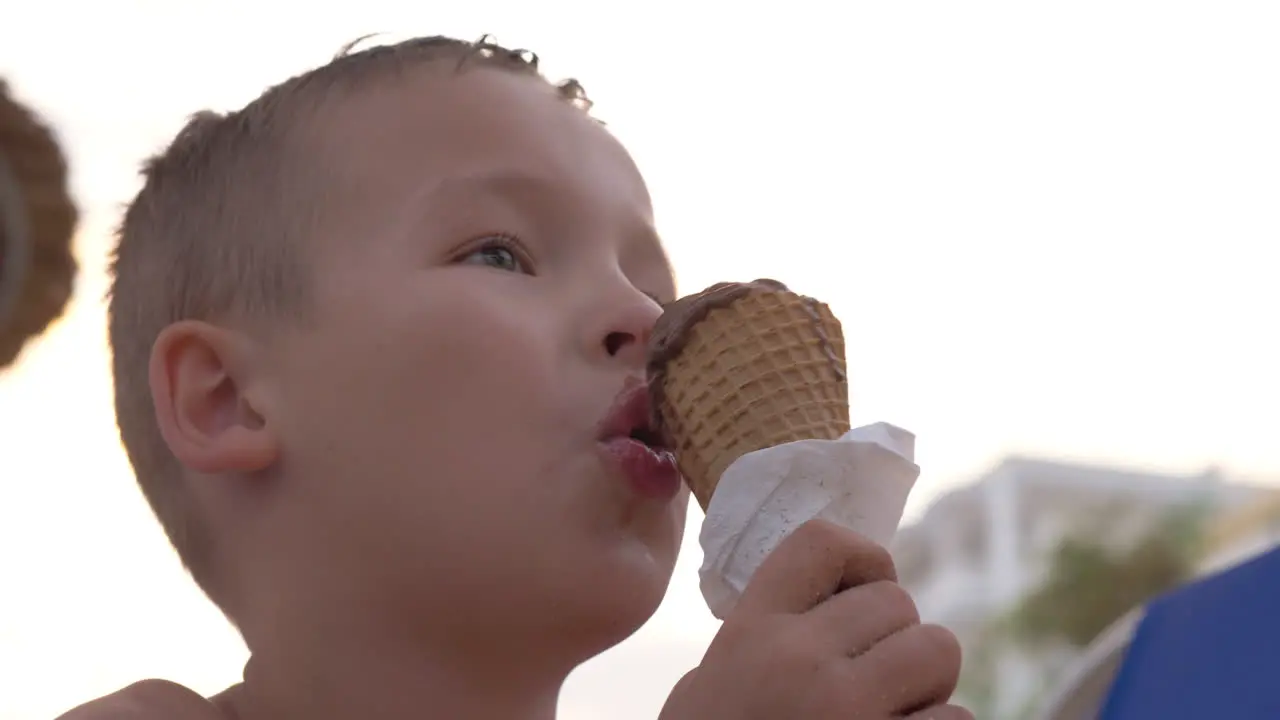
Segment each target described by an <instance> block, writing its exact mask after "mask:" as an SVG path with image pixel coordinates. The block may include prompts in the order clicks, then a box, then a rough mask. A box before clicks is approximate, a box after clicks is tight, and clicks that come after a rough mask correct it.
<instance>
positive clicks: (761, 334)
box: [656, 288, 849, 510]
mask: <svg viewBox="0 0 1280 720" xmlns="http://www.w3.org/2000/svg"><path fill="white" fill-rule="evenodd" d="M662 383H663V387H662V392H661V395H660V396H659V402H658V406H657V408H656V409H657V411H658V413H659V414H660V420H661V422H662V424H663V427H664V428H665V432H666V435H667V436H668V438H669V440H670V442H671V443H672V445H673V449H674V450H675V453H676V459H677V462H678V463H679V466H680V471H681V473H682V474H683V475H684V477H685V481H686V482H687V483H688V484H689V487H690V489H691V490H692V491H693V494H694V496H695V497H696V498H697V499H698V503H699V504H700V505H702V508H703V510H705V509H706V508H707V506H708V504H709V503H710V501H711V495H712V493H713V492H715V488H716V483H718V482H719V479H720V475H721V474H722V473H723V472H724V470H725V469H726V468H727V467H729V465H730V464H732V463H733V461H734V460H736V459H737V458H739V457H741V456H743V455H745V454H746V453H749V452H753V451H756V450H760V449H763V448H767V447H772V446H774V445H780V444H782V443H788V442H794V441H797V440H811V439H820V440H834V439H836V438H839V437H840V436H842V435H844V434H845V433H846V432H848V431H849V391H848V382H847V380H846V374H845V358H844V335H843V333H842V331H841V329H840V321H839V320H837V319H836V317H835V316H834V315H833V314H832V312H831V309H830V308H828V307H827V306H826V305H824V304H822V303H819V302H816V301H814V300H812V299H810V298H806V297H804V296H801V295H797V294H796V293H793V292H790V291H788V290H785V289H774V288H758V289H754V290H752V291H751V292H748V293H746V294H745V295H743V296H741V297H739V298H737V299H735V300H734V301H733V302H731V303H730V304H728V305H726V306H724V307H719V308H716V309H713V310H711V311H710V312H709V313H707V315H706V316H705V317H704V318H702V319H701V320H699V321H698V322H696V323H695V324H693V325H692V326H691V327H690V328H689V329H688V330H687V335H686V337H685V340H684V342H683V345H682V347H681V350H680V352H679V353H678V354H677V355H676V356H675V357H673V358H671V359H670V360H669V361H668V362H667V365H666V369H665V372H664V373H663V377H662Z"/></svg>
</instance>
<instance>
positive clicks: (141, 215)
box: [108, 36, 590, 592]
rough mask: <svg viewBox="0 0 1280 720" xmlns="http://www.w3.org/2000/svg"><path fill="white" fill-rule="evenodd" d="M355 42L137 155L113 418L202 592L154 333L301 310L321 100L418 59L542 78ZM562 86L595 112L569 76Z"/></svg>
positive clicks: (111, 317)
mask: <svg viewBox="0 0 1280 720" xmlns="http://www.w3.org/2000/svg"><path fill="white" fill-rule="evenodd" d="M357 42H359V41H357ZM354 45H355V43H352V44H351V45H348V46H347V47H346V48H344V49H343V50H342V52H340V53H339V54H338V56H337V57H335V58H334V60H333V61H331V62H330V63H328V64H327V65H324V66H322V67H319V68H317V69H314V70H311V71H310V72H307V73H304V74H302V75H299V76H297V77H294V78H291V79H289V80H286V81H285V82H283V83H281V84H280V85H277V86H275V87H272V88H270V89H268V90H267V91H266V92H264V93H263V94H262V95H261V96H260V97H258V98H257V99H256V100H254V101H253V102H252V103H250V104H249V105H247V106H246V107H244V108H242V109H240V110H237V111H235V112H231V113H227V114H218V113H214V112H201V113H198V114H197V115H195V116H193V117H192V118H191V120H190V121H189V122H188V123H187V125H186V127H185V128H183V130H182V131H181V132H180V133H179V134H178V136H177V137H176V138H175V139H174V141H173V143H172V144H171V145H169V147H168V148H167V149H165V150H164V151H163V152H161V153H160V154H158V155H156V156H155V157H153V158H151V159H150V160H149V161H147V162H146V163H145V165H144V167H143V170H142V176H143V181H144V182H143V187H142V189H141V190H140V191H139V192H138V195H137V197H135V198H134V200H133V202H132V203H131V204H130V205H129V206H128V209H127V210H126V211H125V214H124V219H123V221H122V222H121V224H120V228H119V232H118V233H117V243H116V246H115V250H114V253H113V256H112V263H111V274H112V280H111V289H110V295H109V302H108V334H109V337H110V342H111V349H112V372H113V375H114V378H115V407H116V421H117V424H118V426H119V429H120V437H121V440H122V442H123V444H124V447H125V451H126V452H127V453H128V456H129V460H130V462H131V463H132V465H133V468H134V473H135V474H136V475H137V478H138V484H139V486H140V487H141V489H142V492H143V494H144V495H145V496H146V499H147V502H148V503H149V504H150V505H151V508H152V510H153V511H154V512H155V514H156V517H157V518H158V519H159V521H160V524H161V525H162V526H163V528H164V530H165V532H166V534H167V535H168V536H169V539H170V541H171V542H172V543H173V546H174V548H175V549H176V550H177V552H178V555H179V556H180V557H181V558H182V560H183V562H184V564H185V565H186V566H187V568H188V569H189V570H190V571H191V574H192V576H193V577H194V578H195V580H196V582H197V583H198V584H200V585H201V587H202V588H203V589H204V590H205V591H206V592H209V591H210V587H209V585H208V573H207V566H208V563H209V558H210V553H211V549H212V547H213V543H214V538H213V537H211V534H210V532H209V530H208V528H207V527H206V524H205V523H204V521H203V519H202V517H201V516H200V514H199V513H198V512H197V511H196V509H195V508H193V507H192V503H191V500H190V496H189V494H188V493H187V492H186V489H185V486H184V484H183V482H182V479H181V472H182V468H181V467H180V464H179V462H178V461H177V459H176V458H175V457H174V455H173V453H172V452H170V450H169V447H168V445H167V444H166V443H165V441H164V439H163V438H162V437H161V434H160V429H159V426H158V424H157V422H156V416H155V410H154V407H153V398H152V396H151V390H150V383H149V380H148V364H149V362H150V356H151V352H152V347H153V345H154V344H155V341H156V339H157V337H158V336H159V334H160V332H161V331H162V330H163V329H164V328H165V327H166V326H168V325H170V324H172V323H175V322H178V321H180V320H185V319H198V320H208V321H214V322H235V321H241V320H246V319H252V320H255V321H258V320H268V321H297V320H299V319H301V318H302V317H303V316H304V315H305V314H306V312H307V304H308V293H309V284H310V283H309V277H310V274H309V266H308V263H307V260H308V258H307V253H306V251H305V248H306V243H307V238H308V236H309V235H310V234H311V233H312V232H313V230H314V226H315V217H316V215H317V214H318V213H319V211H320V208H321V203H320V197H319V196H320V189H319V188H318V187H317V183H313V182H308V181H306V180H305V178H308V177H309V174H308V172H307V171H308V165H307V163H308V162H309V160H308V153H307V152H306V150H305V149H304V148H301V147H299V141H297V140H296V139H293V137H292V136H293V134H292V133H291V132H290V131H291V129H293V128H295V127H296V126H297V124H298V123H299V122H300V121H302V120H303V119H305V117H306V116H307V115H308V114H314V113H316V112H322V111H323V103H324V102H327V101H333V100H337V101H340V100H341V99H343V97H344V94H346V95H350V93H351V92H352V91H353V90H354V89H356V88H359V87H362V86H367V85H368V83H369V82H371V81H376V80H377V79H379V78H380V77H383V76H385V75H387V74H388V73H391V72H394V71H396V70H397V69H399V68H402V67H406V66H410V65H413V64H417V63H421V62H427V61H437V60H449V59H456V60H457V62H458V68H462V67H463V65H464V64H465V63H467V62H471V61H475V62H479V63H483V64H486V65H493V66H497V67H501V68H505V69H509V70H512V71H515V72H521V73H527V74H529V75H533V76H537V77H541V74H540V72H539V70H538V58H537V56H536V55H534V54H533V53H531V52H528V51H526V50H510V49H507V48H503V47H501V46H500V45H497V44H495V43H494V42H492V41H491V39H490V38H489V37H488V36H485V37H483V38H481V39H480V40H478V41H476V42H466V41H461V40H456V39H452V38H447V37H438V36H437V37H426V38H417V39H414V40H409V41H406V42H401V43H397V44H393V45H383V46H377V47H372V48H368V49H365V50H361V51H359V52H352V48H353V46H354ZM556 87H557V88H558V90H559V92H560V95H561V96H562V97H564V98H565V99H567V100H569V101H571V102H573V103H574V104H576V105H578V106H579V107H582V108H584V109H589V107H590V101H589V100H588V99H587V97H586V95H585V93H584V92H583V90H582V86H581V85H580V84H579V83H578V82H577V81H574V80H568V81H565V82H562V83H559V84H558V85H556Z"/></svg>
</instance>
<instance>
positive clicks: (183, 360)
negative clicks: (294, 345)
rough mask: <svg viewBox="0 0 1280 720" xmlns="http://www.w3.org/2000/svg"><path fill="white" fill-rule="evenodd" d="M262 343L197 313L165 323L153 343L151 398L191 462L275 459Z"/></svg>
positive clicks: (173, 446) (218, 465) (174, 446)
mask: <svg viewBox="0 0 1280 720" xmlns="http://www.w3.org/2000/svg"><path fill="white" fill-rule="evenodd" d="M259 358H260V353H259V352H258V348H257V346H256V344H255V343H254V342H253V341H252V340H251V339H250V338H248V337H246V336H244V335H241V334H239V333H236V332H233V331H231V330H227V329H225V328H220V327H217V326H215V325H211V324H209V323H205V322H200V321H196V320H183V321H180V322H177V323H174V324H173V325H170V326H169V327H167V328H165V329H164V330H163V331H161V333H160V336H159V337H158V338H156V342H155V345H153V346H152V348H151V364H150V367H149V372H150V382H151V398H152V403H153V404H154V406H155V413H156V421H157V422H158V423H159V425H160V434H161V435H162V436H163V437H164V440H165V443H167V444H168V446H169V450H170V452H172V453H173V454H174V456H175V457H177V458H178V461H179V462H181V463H182V464H183V465H184V466H186V467H187V468H190V469H191V470H193V471H195V472H198V473H205V474H212V473H225V472H245V473H251V472H256V471H259V470H264V469H266V468H268V467H270V466H271V465H272V464H274V463H275V461H276V459H277V458H278V456H279V452H280V447H279V439H278V438H277V436H276V434H275V431H274V427H273V426H272V424H271V422H270V421H269V416H268V412H267V411H268V408H267V400H268V389H267V387H266V384H265V377H266V373H264V372H263V368H261V367H260V366H259V364H258V362H257V361H258V360H259Z"/></svg>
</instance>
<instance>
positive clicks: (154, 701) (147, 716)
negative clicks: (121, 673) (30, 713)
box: [58, 680, 231, 720]
mask: <svg viewBox="0 0 1280 720" xmlns="http://www.w3.org/2000/svg"><path fill="white" fill-rule="evenodd" d="M58 720H231V719H230V718H228V717H227V716H226V715H224V714H222V713H221V712H219V711H218V709H217V708H216V707H214V705H213V704H212V703H210V702H209V701H208V700H206V699H204V698H203V697H201V696H200V695H199V694H198V693H196V692H193V691H191V690H188V689H187V688H185V687H182V686H181V685H179V684H177V683H172V682H169V681H168V680H143V681H142V682H137V683H134V684H133V685H130V686H129V687H127V688H125V689H123V690H120V691H118V692H114V693H111V694H110V695H107V696H106V697H102V698H98V699H97V700H94V701H92V702H88V703H85V704H84V705H81V706H80V707H78V708H75V709H74V710H71V711H69V712H68V713H66V714H65V715H63V716H62V717H60V718H58Z"/></svg>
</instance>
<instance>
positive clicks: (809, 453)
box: [698, 423, 920, 619]
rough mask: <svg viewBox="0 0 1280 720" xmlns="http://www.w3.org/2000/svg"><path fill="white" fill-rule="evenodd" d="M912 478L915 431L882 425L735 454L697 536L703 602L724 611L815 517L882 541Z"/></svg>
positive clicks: (899, 511) (892, 530)
mask: <svg viewBox="0 0 1280 720" xmlns="http://www.w3.org/2000/svg"><path fill="white" fill-rule="evenodd" d="M919 476H920V468H919V467H918V466H917V465H916V464H915V436H914V435H912V434H911V433H909V432H907V431H906V430H903V429H901V428H898V427H894V426H893V425H890V424H888V423H875V424H874V425H867V426H864V427H860V428H854V429H853V430H850V431H849V432H847V433H845V435H844V436H843V437H841V438H840V439H838V440H801V441H799V442H792V443H786V444H783V445H777V446H775V447H771V448H765V449H763V450H757V451H755V452H753V453H747V454H746V455H743V456H742V457H740V458H738V459H737V460H736V461H734V463H733V464H732V465H730V466H729V467H728V468H726V469H725V471H724V474H723V475H721V476H720V482H719V484H718V485H717V486H716V491H715V493H714V494H712V496H711V503H710V504H709V506H708V507H707V517H706V519H705V520H704V521H703V523H702V533H701V534H700V535H699V537H698V541H699V542H700V543H701V544H702V551H703V555H704V557H703V562H702V569H701V570H700V571H699V575H700V576H701V578H702V596H703V598H705V599H706V601H707V607H709V608H711V613H712V614H713V615H715V616H716V617H718V618H721V619H723V618H724V617H725V616H726V615H728V614H729V612H730V611H731V610H732V609H733V606H734V605H735V604H736V603H737V602H738V598H739V597H740V596H741V595H742V591H743V589H744V588H745V587H746V586H747V583H748V582H749V581H750V580H751V576H752V575H754V574H755V571H756V569H757V568H759V567H760V564H761V563H762V562H763V561H764V559H765V557H766V556H767V555H768V554H769V553H771V552H773V550H774V549H775V548H777V547H778V545H779V544H780V543H781V542H782V540H783V538H785V537H786V536H787V535H789V534H791V532H792V531H793V530H795V529H796V528H798V527H799V526H801V525H803V524H804V523H806V522H808V521H809V520H812V519H814V518H819V517H820V518H823V519H824V520H829V521H831V522H833V523H836V524H838V525H842V526H844V527H847V528H849V529H850V530H853V531H854V532H856V533H859V534H861V535H863V536H864V537H867V538H869V539H870V540H872V541H873V542H876V543H879V544H881V545H887V544H888V543H889V541H890V540H892V539H893V535H894V533H895V532H896V531H897V529H898V523H899V522H901V520H902V511H903V508H904V507H905V506H906V504H907V495H909V494H910V493H911V487H912V486H913V485H915V482H916V478H917V477H919Z"/></svg>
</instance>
